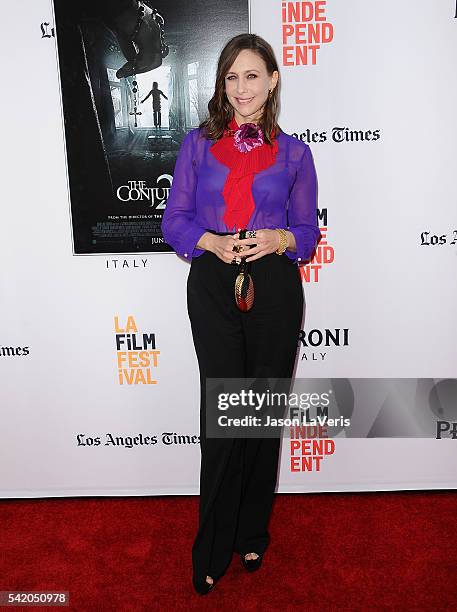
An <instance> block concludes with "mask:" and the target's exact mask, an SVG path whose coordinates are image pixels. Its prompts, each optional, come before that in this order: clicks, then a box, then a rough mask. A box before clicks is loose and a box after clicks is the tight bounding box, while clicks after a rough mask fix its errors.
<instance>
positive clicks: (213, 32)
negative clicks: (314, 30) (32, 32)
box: [54, 0, 249, 254]
mask: <svg viewBox="0 0 457 612" xmlns="http://www.w3.org/2000/svg"><path fill="white" fill-rule="evenodd" d="M54 18H55V25H56V37H57V49H58V60H59V72H60V84H61V90H62V92H61V93H62V112H63V121H64V129H65V144H66V156H67V172H68V184H69V191H70V194H69V195H70V211H71V227H72V238H73V252H74V254H93V253H138V252H165V251H172V250H173V249H172V248H171V247H170V246H169V245H168V244H166V243H165V242H164V240H163V237H162V233H161V230H160V225H161V220H162V215H163V211H164V210H165V207H166V201H167V197H168V194H169V190H170V186H171V184H172V180H173V178H172V177H173V169H174V165H175V161H176V156H177V153H178V151H179V147H180V145H181V142H182V140H183V138H184V136H185V135H186V133H187V132H188V131H189V130H190V129H192V128H194V127H197V126H198V125H199V123H200V122H201V121H202V120H203V119H204V118H205V117H206V113H207V105H208V102H209V100H210V98H211V96H212V95H213V91H214V81H215V73H216V64H217V58H218V55H219V52H220V50H221V49H222V47H223V45H224V44H225V42H227V40H228V39H229V38H231V37H232V36H235V35H236V34H239V33H241V32H248V31H249V4H248V0H230V2H226V1H224V0H192V2H189V0H148V1H146V2H139V0H54Z"/></svg>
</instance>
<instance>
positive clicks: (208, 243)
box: [197, 232, 217, 252]
mask: <svg viewBox="0 0 457 612" xmlns="http://www.w3.org/2000/svg"><path fill="white" fill-rule="evenodd" d="M216 237H217V236H216V235H215V234H212V233H211V232H205V233H204V234H202V236H201V237H200V239H199V241H198V242H197V249H204V250H205V251H212V252H214V238H216Z"/></svg>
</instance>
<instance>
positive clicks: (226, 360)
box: [187, 251, 304, 581]
mask: <svg viewBox="0 0 457 612" xmlns="http://www.w3.org/2000/svg"><path fill="white" fill-rule="evenodd" d="M238 271H239V270H238V265H233V264H227V263H224V262H223V261H222V260H220V259H219V258H218V257H217V256H216V255H215V254H214V253H212V252H210V251H205V252H204V253H203V254H202V255H200V256H199V257H195V258H193V259H192V263H191V268H190V271H189V276H188V279H187V307H188V313H189V319H190V323H191V329H192V336H193V340H194V345H195V351H196V354H197V359H198V364H199V370H200V390H201V396H200V398H201V399H200V448H201V469H200V506H199V527H198V532H197V535H196V538H195V541H194V544H193V547H192V564H193V576H194V579H195V580H197V581H205V579H206V576H211V577H212V578H214V579H218V578H220V577H221V576H222V575H223V574H224V572H225V571H226V569H227V567H228V565H229V564H230V561H231V559H232V555H233V551H235V552H238V553H240V554H243V555H244V554H247V553H249V552H255V553H257V554H262V553H264V552H265V550H266V548H267V546H268V544H269V541H270V535H269V533H268V528H267V527H268V521H269V518H270V514H271V508H272V503H273V497H274V491H275V487H276V481H277V470H278V461H279V450H280V439H279V438H211V437H207V436H206V405H205V404H206V402H205V380H206V378H207V377H208V378H250V377H278V378H291V377H292V376H293V370H294V365H295V359H296V351H297V345H298V338H299V331H300V327H301V323H302V316H303V303H304V298H303V287H302V283H301V278H300V273H299V270H298V266H297V264H296V263H294V262H292V261H291V260H290V259H289V258H288V257H287V256H286V255H277V254H276V253H272V254H268V255H265V256H263V257H261V258H260V259H257V260H254V261H252V262H251V276H252V279H253V282H254V289H255V299H254V305H253V307H252V309H251V310H250V311H249V312H241V311H240V310H238V308H237V306H236V304H235V295H234V287H235V279H236V276H237V275H238Z"/></svg>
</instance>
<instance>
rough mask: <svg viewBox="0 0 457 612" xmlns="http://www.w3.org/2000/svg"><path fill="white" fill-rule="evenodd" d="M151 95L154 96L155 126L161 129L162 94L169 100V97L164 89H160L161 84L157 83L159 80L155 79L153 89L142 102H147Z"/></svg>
mask: <svg viewBox="0 0 457 612" xmlns="http://www.w3.org/2000/svg"><path fill="white" fill-rule="evenodd" d="M149 96H152V112H153V114H154V127H155V128H157V127H158V128H159V130H160V128H161V125H162V114H161V112H160V111H161V107H160V96H163V97H164V98H165V100H168V98H167V96H166V95H165V94H164V93H163V91H162V90H161V89H159V84H158V83H157V81H154V83H153V84H152V89H151V91H150V92H149V93H148V95H147V96H146V97H145V99H144V100H141V104H143V103H144V102H146V100H147V99H148V98H149Z"/></svg>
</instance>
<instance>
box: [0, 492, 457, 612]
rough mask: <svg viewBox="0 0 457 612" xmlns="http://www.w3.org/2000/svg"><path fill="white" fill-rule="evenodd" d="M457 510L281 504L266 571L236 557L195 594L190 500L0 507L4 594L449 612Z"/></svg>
mask: <svg viewBox="0 0 457 612" xmlns="http://www.w3.org/2000/svg"><path fill="white" fill-rule="evenodd" d="M456 502H457V492H455V491H441V492H440V491H438V492H433V491H432V492H415V491H412V492H393V493H353V494H346V493H331V494H330V493H319V494H312V495H308V494H307V495H277V496H276V500H275V505H274V509H273V516H272V520H271V524H270V527H271V534H272V542H271V545H270V548H269V549H268V552H267V554H266V555H265V559H264V564H263V566H262V568H261V569H260V570H259V571H258V572H257V573H254V574H248V573H247V572H246V571H245V570H244V569H243V568H242V567H241V563H240V560H239V558H238V557H237V556H234V557H233V561H232V564H231V566H230V568H229V569H228V571H227V573H226V575H225V576H224V577H223V578H222V579H221V580H220V582H219V583H218V584H217V585H216V587H215V589H214V591H212V592H211V593H209V594H208V595H206V596H201V595H197V594H196V593H194V591H193V588H192V584H191V561H190V549H191V545H192V540H193V536H194V532H195V530H196V525H197V508H198V498H197V497H181V496H173V497H147V498H140V497H133V498H132V497H130V498H79V499H77V498H72V499H39V500H3V501H0V524H1V526H2V539H1V555H0V590H3V591H4V590H21V589H24V590H48V591H49V590H54V589H55V590H56V591H58V590H59V589H60V590H66V591H69V592H70V609H71V610H111V611H113V610H115V611H117V610H121V611H127V610H135V611H136V610H163V611H168V610H173V611H175V610H181V609H182V610H213V609H217V610H237V611H242V610H262V611H263V610H298V609H303V610H306V611H316V612H322V611H325V610H336V609H342V610H363V611H368V610H370V611H371V610H401V611H402V612H404V611H406V610H422V611H427V610H435V611H436V610H449V609H455V608H456V593H455V585H456V579H457V504H456ZM4 609H7V608H4ZM20 609H25V608H20ZM27 609H28V610H31V608H27ZM60 609H62V610H65V609H69V608H60Z"/></svg>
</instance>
